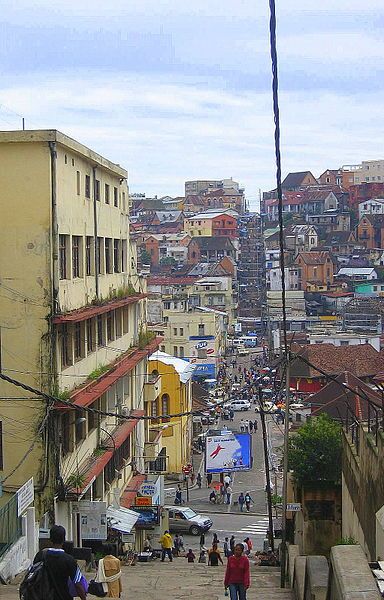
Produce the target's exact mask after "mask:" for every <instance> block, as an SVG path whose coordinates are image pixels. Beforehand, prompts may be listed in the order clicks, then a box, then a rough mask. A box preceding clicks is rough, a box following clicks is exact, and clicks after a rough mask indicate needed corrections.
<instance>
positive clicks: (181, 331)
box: [180, 327, 184, 336]
mask: <svg viewBox="0 0 384 600" xmlns="http://www.w3.org/2000/svg"><path fill="white" fill-rule="evenodd" d="M180 335H181V336H183V335H184V327H180Z"/></svg>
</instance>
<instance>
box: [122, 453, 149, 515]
mask: <svg viewBox="0 0 384 600" xmlns="http://www.w3.org/2000/svg"><path fill="white" fill-rule="evenodd" d="M154 460H155V459H154ZM145 479H146V475H135V476H134V477H132V479H131V480H130V481H129V482H128V485H127V487H126V488H125V490H124V491H123V493H122V494H121V497H120V504H121V505H122V506H131V505H132V504H133V503H134V501H135V498H136V496H137V492H138V490H139V488H140V486H141V484H142V483H143V482H144V481H145Z"/></svg>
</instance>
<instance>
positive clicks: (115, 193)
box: [113, 187, 119, 206]
mask: <svg viewBox="0 0 384 600" xmlns="http://www.w3.org/2000/svg"><path fill="white" fill-rule="evenodd" d="M118 205H119V195H118V190H117V187H114V188H113V206H118Z"/></svg>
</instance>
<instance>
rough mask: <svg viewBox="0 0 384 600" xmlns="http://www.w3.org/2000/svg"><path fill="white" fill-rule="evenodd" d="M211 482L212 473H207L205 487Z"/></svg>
mask: <svg viewBox="0 0 384 600" xmlns="http://www.w3.org/2000/svg"><path fill="white" fill-rule="evenodd" d="M211 483H212V473H208V474H207V487H209V486H210V485H211Z"/></svg>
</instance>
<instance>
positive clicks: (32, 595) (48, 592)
mask: <svg viewBox="0 0 384 600" xmlns="http://www.w3.org/2000/svg"><path fill="white" fill-rule="evenodd" d="M46 556H47V550H43V552H42V560H40V561H39V562H37V563H35V564H33V565H31V566H30V567H29V569H28V571H27V573H26V575H25V577H24V579H23V581H22V582H21V585H20V588H19V596H20V600H55V589H54V587H53V585H52V583H51V580H50V577H49V574H48V570H47V567H46V564H45V559H46Z"/></svg>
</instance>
